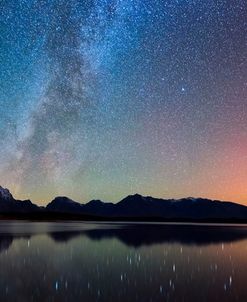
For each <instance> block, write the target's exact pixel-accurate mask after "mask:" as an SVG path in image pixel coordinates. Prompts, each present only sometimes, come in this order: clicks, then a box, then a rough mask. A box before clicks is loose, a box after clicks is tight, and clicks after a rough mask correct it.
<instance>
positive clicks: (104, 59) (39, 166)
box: [0, 0, 247, 204]
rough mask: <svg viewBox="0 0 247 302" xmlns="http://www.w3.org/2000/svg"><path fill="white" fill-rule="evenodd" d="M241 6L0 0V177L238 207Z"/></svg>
mask: <svg viewBox="0 0 247 302" xmlns="http://www.w3.org/2000/svg"><path fill="white" fill-rule="evenodd" d="M246 16H247V5H246V1H245V0H231V1H230V0H221V1H216V0H215V1H213V0H208V1H205V0H176V1H175V0H173V1H165V0H108V1H107V0H94V1H93V0H91V1H90V0H83V1H82V0H81V1H79V0H77V1H76V0H71V1H68V0H66V1H65V0H59V1H56V0H3V1H1V2H0V66H1V78H0V140H1V148H0V185H2V186H5V187H8V188H9V189H10V190H11V191H12V192H13V194H14V196H15V197H16V198H20V199H21V198H22V199H24V198H31V199H32V200H33V201H34V202H38V203H39V204H46V203H47V202H48V201H50V200H51V199H52V198H53V197H54V196H56V195H66V196H69V197H71V198H73V199H75V200H78V201H88V200H90V199H96V198H100V199H102V200H105V201H118V200H119V199H121V198H122V197H124V196H125V195H128V194H132V193H136V192H138V193H140V194H143V195H152V196H154V197H163V198H171V197H174V198H179V197H186V196H194V197H198V196H201V197H208V198H213V199H223V200H232V201H237V202H242V203H247V62H246V60H247V18H246Z"/></svg>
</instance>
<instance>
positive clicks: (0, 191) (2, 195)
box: [0, 186, 13, 200]
mask: <svg viewBox="0 0 247 302" xmlns="http://www.w3.org/2000/svg"><path fill="white" fill-rule="evenodd" d="M0 199H4V200H9V199H13V196H12V194H11V193H10V192H9V190H8V189H5V188H3V187H1V186H0Z"/></svg>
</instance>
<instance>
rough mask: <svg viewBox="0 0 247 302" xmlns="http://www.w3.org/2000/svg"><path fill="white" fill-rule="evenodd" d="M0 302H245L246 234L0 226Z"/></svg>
mask: <svg viewBox="0 0 247 302" xmlns="http://www.w3.org/2000/svg"><path fill="white" fill-rule="evenodd" d="M0 301H15V302H18V301H25V302H28V301H42V302H43V301H59V302H63V301H73V302H74V301H107V302H109V301H114V302H117V301H141V302H144V301H189V302H192V301H199V302H202V301H210V302H213V301H220V302H224V301H241V302H244V301H247V227H246V226H213V225H207V226H205V225H204V226H199V225H177V224H174V225H167V224H126V223H118V224H116V223H100V224H98V223H80V222H65V223H60V222H57V223H56V222H54V223H37V222H35V223H31V222H14V221H12V222H0Z"/></svg>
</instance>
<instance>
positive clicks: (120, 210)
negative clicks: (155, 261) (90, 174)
mask: <svg viewBox="0 0 247 302" xmlns="http://www.w3.org/2000/svg"><path fill="white" fill-rule="evenodd" d="M3 213H9V214H11V213H26V214H29V213H37V215H36V216H33V218H39V219H42V218H49V219H50V218H51V219H52V218H56V217H57V218H59V219H73V218H75V219H87V220H90V219H91V220H94V219H95V220H97V219H100V220H108V219H109V220H168V221H179V220H180V221H195V220H196V221H211V220H212V221H217V220H218V221H231V220H232V221H234V220H242V221H247V207H246V206H243V205H240V204H237V203H233V202H223V201H219V200H210V199H205V198H192V197H189V198H182V199H160V198H153V197H150V196H147V197H144V196H141V195H139V194H135V195H129V196H127V197H125V198H124V199H122V200H121V201H119V202H118V203H116V204H113V203H106V202H102V201H100V200H92V201H90V202H88V203H86V204H81V203H79V202H76V201H73V200H72V199H69V198H68V197H56V198H55V199H54V200H52V201H51V202H50V203H49V204H48V205H47V206H46V207H45V208H42V207H38V206H37V205H35V204H33V203H32V202H31V201H30V200H24V201H19V200H15V199H14V198H13V196H12V195H11V193H10V192H9V190H7V189H3V188H2V187H0V214H3Z"/></svg>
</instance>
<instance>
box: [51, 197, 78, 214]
mask: <svg viewBox="0 0 247 302" xmlns="http://www.w3.org/2000/svg"><path fill="white" fill-rule="evenodd" d="M82 208H83V205H82V204H80V203H79V202H75V201H73V200H72V199H69V198H68V197H65V196H61V197H56V198H55V199H53V200H52V201H51V202H50V203H49V204H48V205H47V206H46V210H47V211H50V212H57V213H81V212H82Z"/></svg>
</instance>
